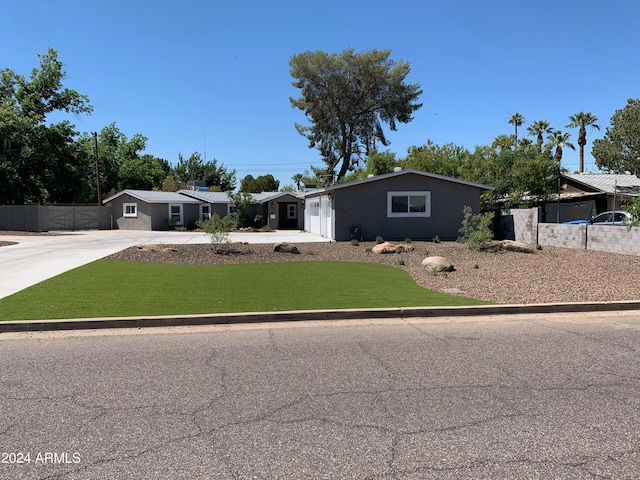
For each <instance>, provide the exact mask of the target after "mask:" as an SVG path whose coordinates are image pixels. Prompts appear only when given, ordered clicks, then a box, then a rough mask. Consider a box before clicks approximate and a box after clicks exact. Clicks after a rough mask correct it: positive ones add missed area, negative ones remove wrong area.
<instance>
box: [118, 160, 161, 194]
mask: <svg viewBox="0 0 640 480" xmlns="http://www.w3.org/2000/svg"><path fill="white" fill-rule="evenodd" d="M118 178H119V182H118V183H119V187H120V189H121V190H122V189H125V188H132V189H138V190H151V189H153V188H159V187H161V186H162V180H163V179H164V170H163V169H162V167H161V166H160V163H159V162H158V159H157V158H154V157H153V155H143V156H141V157H136V158H131V159H125V160H124V161H123V162H122V163H121V164H120V170H119V171H118Z"/></svg>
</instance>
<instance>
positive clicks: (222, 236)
mask: <svg viewBox="0 0 640 480" xmlns="http://www.w3.org/2000/svg"><path fill="white" fill-rule="evenodd" d="M196 225H197V226H198V227H199V228H201V229H202V230H204V231H205V232H206V233H207V235H209V238H210V240H211V243H212V244H213V248H214V250H215V251H216V253H218V252H219V251H220V250H219V249H220V247H221V246H222V245H225V246H228V245H229V244H230V243H231V236H230V233H231V232H232V231H233V230H234V229H235V228H236V220H235V219H234V218H231V217H222V218H220V216H219V215H218V214H217V213H214V214H213V217H211V218H210V219H209V220H204V221H203V220H198V221H197V222H196ZM223 250H225V249H223Z"/></svg>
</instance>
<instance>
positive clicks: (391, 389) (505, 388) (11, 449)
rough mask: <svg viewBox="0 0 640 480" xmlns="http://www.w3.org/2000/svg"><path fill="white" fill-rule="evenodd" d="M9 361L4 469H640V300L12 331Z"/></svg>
mask: <svg viewBox="0 0 640 480" xmlns="http://www.w3.org/2000/svg"><path fill="white" fill-rule="evenodd" d="M0 358H2V364H3V368H2V369H1V370H0V411H1V412H2V415H0V454H1V455H2V456H1V457H0V478H2V479H45V478H57V479H58V478H59V479H104V478H110V479H119V478H122V479H124V478H145V479H174V478H190V479H195V478H198V479H199V478H207V479H209V478H220V479H227V478H229V479H249V478H259V479H274V478H282V479H284V478H292V479H293V478H295V479H299V478H331V479H357V478H362V479H365V478H370V479H425V478H438V479H449V478H451V479H454V478H455V479H467V478H468V479H472V478H473V479H478V478H492V479H516V478H517V479H522V478H532V479H533V478H536V479H550V478H563V479H564V478H578V479H582V478H584V479H587V478H588V479H593V478H611V479H632V478H633V479H635V478H637V477H638V472H639V471H640V312H608V313H605V312H603V313H598V314H584V313H582V314H558V315H510V316H507V315H502V316H495V317H467V318H447V317H445V318H437V319H433V318H432V319H425V318H415V319H408V320H400V319H390V320H359V321H333V322H300V323H279V324H251V325H225V326H221V325H220V326H209V327H190V328H186V327H176V328H166V329H164V328H157V329H136V330H100V331H74V332H33V333H3V334H0ZM26 455H28V456H29V457H28V458H29V461H28V462H27V461H26V460H25V459H26ZM18 460H21V463H19V462H18Z"/></svg>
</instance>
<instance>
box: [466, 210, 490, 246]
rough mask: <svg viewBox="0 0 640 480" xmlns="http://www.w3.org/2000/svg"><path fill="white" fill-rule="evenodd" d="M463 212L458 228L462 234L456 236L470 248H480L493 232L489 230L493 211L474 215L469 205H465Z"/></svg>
mask: <svg viewBox="0 0 640 480" xmlns="http://www.w3.org/2000/svg"><path fill="white" fill-rule="evenodd" d="M463 214H464V218H463V219H462V227H460V230H458V231H459V232H460V233H461V234H462V236H461V237H458V241H459V242H461V243H466V244H467V245H469V247H470V248H473V249H480V248H482V247H483V246H484V245H485V244H486V243H488V242H489V241H490V240H491V239H493V232H492V231H491V223H492V222H493V213H491V212H487V213H483V214H480V213H478V214H475V215H474V214H473V210H471V207H469V206H468V205H466V206H465V207H464V210H463Z"/></svg>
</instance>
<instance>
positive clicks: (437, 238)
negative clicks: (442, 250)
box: [431, 235, 440, 243]
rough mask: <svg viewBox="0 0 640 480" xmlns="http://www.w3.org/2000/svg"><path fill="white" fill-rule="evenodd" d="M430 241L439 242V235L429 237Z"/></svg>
mask: <svg viewBox="0 0 640 480" xmlns="http://www.w3.org/2000/svg"><path fill="white" fill-rule="evenodd" d="M431 241H432V242H433V243H440V237H439V236H438V235H436V236H435V237H433V238H432V239H431Z"/></svg>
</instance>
